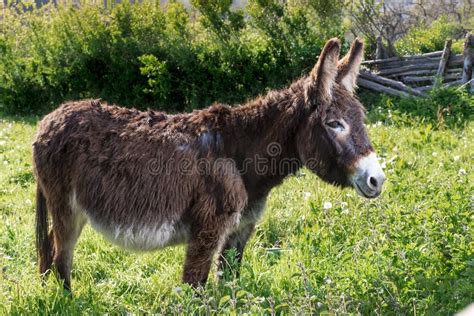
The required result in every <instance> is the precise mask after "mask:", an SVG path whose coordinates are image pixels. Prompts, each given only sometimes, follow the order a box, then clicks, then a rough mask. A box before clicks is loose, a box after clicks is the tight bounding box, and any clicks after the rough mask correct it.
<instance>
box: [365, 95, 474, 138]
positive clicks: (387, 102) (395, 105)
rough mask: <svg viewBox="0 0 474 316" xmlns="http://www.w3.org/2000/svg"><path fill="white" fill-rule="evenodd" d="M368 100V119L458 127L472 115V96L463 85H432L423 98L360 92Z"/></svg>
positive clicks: (405, 124) (472, 117) (473, 113)
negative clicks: (435, 86)
mask: <svg viewBox="0 0 474 316" xmlns="http://www.w3.org/2000/svg"><path fill="white" fill-rule="evenodd" d="M361 99H362V100H363V102H364V103H366V104H370V106H371V111H370V113H369V116H370V119H371V120H376V121H381V122H384V123H390V124H396V125H397V126H416V125H418V124H430V125H431V126H433V127H436V128H441V129H442V128H462V127H463V126H465V124H466V123H467V122H469V121H472V120H473V119H474V106H473V104H474V96H473V95H471V94H469V93H468V92H466V90H465V89H460V88H451V89H435V90H433V91H431V93H430V95H429V96H428V97H426V98H396V97H391V96H388V95H382V96H381V95H380V94H375V93H371V92H365V93H362V94H361Z"/></svg>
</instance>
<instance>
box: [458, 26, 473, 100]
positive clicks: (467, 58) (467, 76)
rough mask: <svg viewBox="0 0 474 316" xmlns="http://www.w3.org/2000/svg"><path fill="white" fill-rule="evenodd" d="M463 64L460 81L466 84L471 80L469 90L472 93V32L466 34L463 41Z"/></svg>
mask: <svg viewBox="0 0 474 316" xmlns="http://www.w3.org/2000/svg"><path fill="white" fill-rule="evenodd" d="M463 55H464V65H463V70H462V79H461V83H462V84H466V83H467V82H469V81H471V84H470V92H471V93H474V80H473V71H472V63H473V61H474V35H473V34H472V33H467V34H466V40H465V41H464V53H463Z"/></svg>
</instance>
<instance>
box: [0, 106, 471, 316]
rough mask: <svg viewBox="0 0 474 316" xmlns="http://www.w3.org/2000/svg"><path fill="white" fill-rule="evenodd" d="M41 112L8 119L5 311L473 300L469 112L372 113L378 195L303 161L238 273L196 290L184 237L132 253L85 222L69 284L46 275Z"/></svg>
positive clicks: (1, 297) (441, 306)
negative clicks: (37, 165) (41, 267)
mask: <svg viewBox="0 0 474 316" xmlns="http://www.w3.org/2000/svg"><path fill="white" fill-rule="evenodd" d="M369 117H371V115H370V113H369ZM36 122H37V118H34V117H27V118H25V117H21V118H12V117H0V216H1V218H0V267H1V272H0V314H70V315H74V314H105V313H107V314H124V313H137V314H138V313H140V314H141V313H166V314H181V313H191V312H193V313H198V314H208V313H225V314H234V313H243V312H247V313H249V314H263V313H265V314H272V313H283V314H286V313H291V314H295V313H303V314H308V313H313V314H319V313H323V314H324V313H329V314H346V313H348V314H384V315H390V314H394V315H395V314H396V315H400V314H411V315H423V314H426V315H433V314H441V315H447V314H452V313H453V312H455V311H458V310H460V309H462V308H463V307H465V306H466V305H468V304H469V303H471V302H473V301H474V257H473V246H474V243H473V240H472V236H473V231H474V229H473V228H474V226H473V222H472V220H473V203H474V196H473V186H472V184H473V177H472V175H473V167H472V166H473V164H472V162H473V158H474V157H473V156H474V152H473V151H474V150H473V139H474V123H473V122H469V121H468V122H466V123H465V124H464V125H463V126H460V127H457V128H453V129H445V128H442V127H436V126H432V124H431V123H423V122H422V123H419V124H414V125H412V126H405V125H397V124H391V123H390V122H384V123H383V124H382V123H376V122H371V123H370V125H369V132H370V135H371V138H372V140H373V143H374V146H375V148H377V151H378V152H379V154H380V156H381V158H382V162H383V165H384V168H385V172H386V174H387V176H388V182H387V185H386V188H385V191H384V193H383V195H382V197H381V198H379V199H376V200H370V201H369V200H364V199H362V198H360V197H358V196H357V195H356V193H355V192H354V191H352V190H339V189H337V188H333V187H331V186H329V185H326V184H324V183H322V182H321V181H320V180H318V179H317V177H316V176H314V175H312V174H311V173H309V172H308V171H306V170H303V171H302V172H301V173H300V174H299V175H298V176H294V177H290V178H288V179H287V181H285V183H284V184H283V185H281V186H280V187H278V188H276V189H275V190H274V191H273V192H272V194H271V198H270V200H269V202H268V206H267V210H266V213H265V216H264V219H263V220H262V222H261V223H260V224H259V226H258V228H257V231H256V234H255V235H254V237H253V238H252V239H251V241H250V242H249V245H248V248H247V249H246V252H245V258H244V263H243V267H242V276H241V278H240V279H236V280H232V281H229V282H226V283H218V282H217V281H216V280H215V279H214V278H212V277H211V278H210V282H209V283H208V285H207V286H206V287H205V289H201V290H199V291H198V292H197V293H196V292H195V291H193V290H192V289H190V288H189V287H187V286H185V285H183V284H181V283H180V273H181V268H182V262H183V256H184V247H183V246H179V247H174V248H166V249H163V250H160V251H157V252H154V253H147V254H134V253H128V252H125V251H122V250H120V249H119V248H117V247H114V246H111V245H110V244H109V243H108V242H106V241H105V240H104V239H103V238H102V237H101V236H100V235H99V234H97V233H95V232H94V231H93V230H91V229H90V227H87V228H86V229H85V230H84V232H83V234H82V236H81V239H80V241H79V243H78V246H77V248H76V252H75V261H74V269H73V283H72V285H73V289H74V295H73V296H69V295H67V294H65V293H64V292H63V291H62V289H61V286H60V284H58V282H57V281H56V280H55V279H54V278H49V279H48V282H47V284H46V286H45V287H42V286H41V281H40V278H39V276H38V273H37V266H36V254H35V249H34V199H35V197H34V188H35V182H34V177H33V176H32V173H31V148H30V144H31V140H32V137H33V134H34V132H35V128H36ZM327 202H330V203H327ZM213 271H214V272H215V268H214V269H213Z"/></svg>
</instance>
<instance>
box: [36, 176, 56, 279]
mask: <svg viewBox="0 0 474 316" xmlns="http://www.w3.org/2000/svg"><path fill="white" fill-rule="evenodd" d="M48 227H49V223H48V208H47V207H46V199H45V198H44V195H43V191H41V188H40V186H39V184H38V185H37V187H36V252H37V254H38V262H39V270H40V273H41V274H43V273H45V272H46V271H47V270H48V269H49V268H50V267H51V263H52V260H53V251H52V247H51V240H50V239H49V236H48Z"/></svg>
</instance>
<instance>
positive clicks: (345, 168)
mask: <svg viewBox="0 0 474 316" xmlns="http://www.w3.org/2000/svg"><path fill="white" fill-rule="evenodd" d="M340 46H341V45H340V42H339V40H338V39H331V40H330V41H328V42H327V43H326V45H325V47H324V49H323V51H322V53H321V55H320V57H319V60H318V62H317V64H316V66H315V67H314V69H313V70H312V71H311V73H310V74H309V75H308V76H306V77H303V78H301V79H300V80H298V81H296V82H294V83H293V84H291V86H290V87H288V88H286V89H283V90H279V91H272V92H269V93H268V94H267V95H266V96H263V97H259V98H257V99H255V100H252V101H250V102H248V103H247V104H245V105H242V106H236V107H229V106H226V105H220V104H216V105H213V106H211V107H209V108H207V109H203V110H198V111H194V112H193V113H188V114H178V115H167V114H165V113H160V112H155V111H148V112H140V111H137V110H133V109H125V108H121V107H117V106H111V105H104V104H100V103H99V102H98V101H91V100H89V101H79V102H69V103H65V104H63V105H62V106H60V107H59V108H58V109H56V110H55V111H54V112H52V113H50V114H49V115H47V116H46V117H45V118H44V119H43V120H42V121H41V123H40V127H39V131H38V134H37V136H36V140H35V142H34V144H33V155H34V167H35V175H36V178H37V180H38V188H37V212H36V220H37V223H36V235H37V248H38V254H39V266H40V272H41V273H42V274H44V273H45V272H47V271H48V270H49V269H50V268H51V267H52V266H54V269H53V270H54V271H56V272H57V274H58V275H59V277H60V278H61V279H63V280H64V287H65V288H66V289H70V285H71V280H70V277H71V266H72V258H73V251H74V246H75V244H76V242H77V240H78V238H79V235H80V233H81V230H82V228H83V226H84V224H85V223H86V222H89V223H90V224H91V225H92V227H94V228H95V229H96V230H98V231H100V232H101V233H102V234H104V235H105V237H106V238H107V239H109V240H110V241H111V242H113V243H115V244H118V245H120V246H122V247H125V248H128V249H132V250H141V251H147V250H154V249H157V248H163V247H165V246H168V245H172V244H178V243H184V242H186V243H187V245H188V246H187V253H186V261H185V263H184V271H183V281H184V282H186V283H189V284H191V285H193V286H197V285H200V284H203V283H205V282H206V280H207V277H208V274H209V270H210V267H211V263H212V258H213V255H214V254H215V253H216V252H218V251H220V253H224V252H225V251H226V250H229V249H231V248H235V249H236V251H237V259H238V260H241V257H242V254H243V251H244V247H245V244H246V243H247V241H248V239H249V237H250V236H251V234H252V232H253V230H254V227H255V224H256V222H257V220H258V219H259V218H260V216H261V214H262V211H263V208H264V206H265V201H266V199H267V196H268V194H269V192H270V190H271V189H272V188H273V187H275V186H276V185H278V184H280V183H281V182H282V181H283V179H284V178H285V177H286V176H288V175H290V174H293V173H295V172H296V171H297V170H298V169H299V168H300V167H302V166H306V167H307V168H309V169H310V170H312V171H313V172H315V173H316V174H317V175H318V176H319V177H321V178H322V179H323V180H325V181H327V182H329V183H332V184H334V185H338V186H341V187H345V186H352V187H354V188H355V189H356V190H357V192H358V193H359V194H360V195H362V196H364V197H367V198H374V197H376V196H378V195H379V194H380V192H381V190H382V185H383V182H384V179H385V177H384V174H383V172H382V169H381V168H380V166H379V164H378V162H377V159H376V156H375V153H374V150H373V148H372V146H371V144H370V141H369V139H368V136H367V132H366V130H365V127H364V124H363V121H364V109H363V106H362V105H361V104H360V102H359V101H358V100H357V98H356V97H355V96H354V95H353V92H354V88H355V83H356V79H357V74H358V71H359V66H360V63H361V60H362V55H363V43H362V42H361V41H359V40H355V41H354V43H353V44H352V47H351V49H350V51H349V53H348V54H347V56H345V57H344V58H343V59H342V60H340V61H339V51H340ZM48 211H49V214H50V215H51V217H52V228H51V230H50V232H49V233H48ZM219 258H221V259H222V257H221V256H219ZM53 264H54V265H53ZM221 264H222V263H221ZM222 268H225V266H223V267H222Z"/></svg>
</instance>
